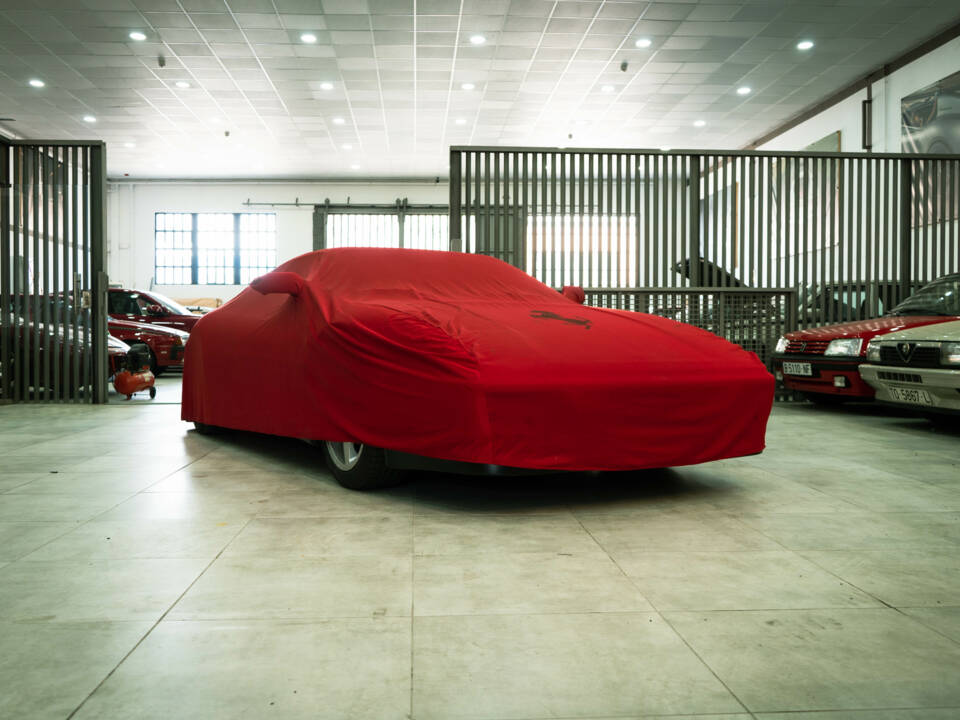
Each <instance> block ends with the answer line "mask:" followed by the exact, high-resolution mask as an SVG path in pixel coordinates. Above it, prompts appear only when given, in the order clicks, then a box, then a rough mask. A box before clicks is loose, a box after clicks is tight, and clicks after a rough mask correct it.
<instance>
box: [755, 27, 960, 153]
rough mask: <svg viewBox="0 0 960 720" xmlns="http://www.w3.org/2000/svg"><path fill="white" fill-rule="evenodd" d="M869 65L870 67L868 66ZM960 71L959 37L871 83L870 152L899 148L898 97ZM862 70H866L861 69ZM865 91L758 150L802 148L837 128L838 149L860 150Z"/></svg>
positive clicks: (855, 94) (894, 151)
mask: <svg viewBox="0 0 960 720" xmlns="http://www.w3.org/2000/svg"><path fill="white" fill-rule="evenodd" d="M872 69H873V68H871V70H872ZM957 71H960V38H954V39H953V40H951V41H950V42H947V43H945V44H944V45H941V46H940V47H938V48H937V49H936V50H932V51H931V52H929V53H927V54H926V55H924V56H923V57H921V58H918V59H917V60H914V61H913V62H912V63H910V64H909V65H906V66H905V67H902V68H900V69H899V70H897V71H895V72H893V73H891V74H890V75H888V76H887V77H885V78H883V80H881V81H880V82H877V83H874V85H873V90H872V93H873V152H891V153H896V152H900V100H901V99H902V98H903V97H904V96H905V95H909V94H910V93H912V92H914V91H916V90H919V89H920V88H923V87H926V86H927V85H931V84H933V83H935V82H937V81H938V80H941V79H943V78H944V77H946V76H947V75H950V74H952V73H955V72H957ZM864 74H866V73H864ZM866 98H867V91H866V90H865V89H864V90H861V91H859V92H857V93H854V94H853V95H851V96H850V97H848V98H846V99H845V100H843V101H841V102H839V103H837V104H836V105H834V106H833V107H830V108H827V109H826V110H824V111H823V112H822V113H820V114H818V115H816V116H814V117H812V118H810V119H809V120H806V121H805V122H803V123H801V124H799V125H797V126H796V127H794V128H791V129H790V130H787V131H786V132H785V133H783V134H782V135H779V136H777V137H775V138H773V139H772V140H770V141H769V142H767V143H764V144H762V145H760V147H759V148H758V149H760V150H786V151H795V150H803V149H804V148H805V147H807V146H808V145H810V144H812V143H815V142H817V141H818V140H820V139H821V138H824V137H826V136H827V135H830V134H831V133H834V132H837V131H838V130H839V131H840V150H841V151H843V152H862V151H863V147H862V133H861V126H860V123H861V103H862V102H863V101H864V100H866Z"/></svg>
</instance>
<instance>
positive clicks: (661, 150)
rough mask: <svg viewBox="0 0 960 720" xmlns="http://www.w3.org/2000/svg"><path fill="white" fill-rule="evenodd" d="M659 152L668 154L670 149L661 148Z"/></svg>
mask: <svg viewBox="0 0 960 720" xmlns="http://www.w3.org/2000/svg"><path fill="white" fill-rule="evenodd" d="M660 152H670V148H669V147H667V146H663V147H661V148H660Z"/></svg>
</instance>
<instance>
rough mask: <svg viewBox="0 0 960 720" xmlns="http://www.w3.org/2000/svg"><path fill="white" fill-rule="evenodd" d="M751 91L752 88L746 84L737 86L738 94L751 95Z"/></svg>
mask: <svg viewBox="0 0 960 720" xmlns="http://www.w3.org/2000/svg"><path fill="white" fill-rule="evenodd" d="M750 92H751V91H750V88H749V87H747V86H746V85H744V86H742V87H738V88H737V95H749V94H750Z"/></svg>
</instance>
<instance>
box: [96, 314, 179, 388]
mask: <svg viewBox="0 0 960 720" xmlns="http://www.w3.org/2000/svg"><path fill="white" fill-rule="evenodd" d="M107 327H108V328H109V332H110V334H111V335H113V336H114V337H115V338H117V339H119V340H122V341H123V342H125V343H126V344H127V345H132V344H134V343H138V342H140V343H143V344H144V345H146V346H147V347H148V348H149V349H150V372H152V373H153V374H154V375H158V376H159V375H160V374H162V373H163V372H164V371H165V370H166V369H167V368H170V367H174V366H178V365H183V351H184V348H185V347H186V346H187V339H188V338H189V337H190V333H186V332H184V331H183V330H176V329H174V328H168V327H159V326H157V325H147V324H146V323H138V322H129V321H127V320H115V319H114V318H113V316H112V315H111V316H110V318H109V319H108V321H107Z"/></svg>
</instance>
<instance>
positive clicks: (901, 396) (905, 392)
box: [890, 388, 933, 405]
mask: <svg viewBox="0 0 960 720" xmlns="http://www.w3.org/2000/svg"><path fill="white" fill-rule="evenodd" d="M890 397H892V398H893V399H894V400H896V401H897V402H902V403H910V404H911V405H933V400H931V399H930V393H928V392H927V391H926V390H914V389H913V388H890Z"/></svg>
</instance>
